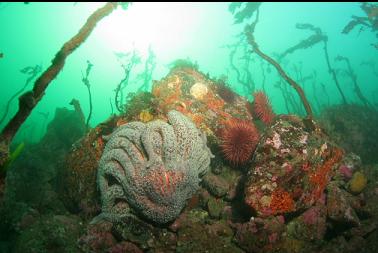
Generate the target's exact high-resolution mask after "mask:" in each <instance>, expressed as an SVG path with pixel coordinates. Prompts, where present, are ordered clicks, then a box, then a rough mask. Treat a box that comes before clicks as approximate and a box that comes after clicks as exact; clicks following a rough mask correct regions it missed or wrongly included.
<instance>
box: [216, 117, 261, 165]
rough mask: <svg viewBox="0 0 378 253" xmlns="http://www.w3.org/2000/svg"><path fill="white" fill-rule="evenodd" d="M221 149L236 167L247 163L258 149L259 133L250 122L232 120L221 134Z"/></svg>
mask: <svg viewBox="0 0 378 253" xmlns="http://www.w3.org/2000/svg"><path fill="white" fill-rule="evenodd" d="M220 139H221V145H220V146H221V148H222V151H223V154H224V156H225V158H226V159H227V160H228V161H230V162H231V163H232V164H234V165H240V164H243V163H245V162H247V161H248V160H249V159H250V157H251V156H252V154H253V152H254V151H255V149H256V146H257V143H258V141H259V133H258V130H257V128H256V127H255V125H254V124H253V123H251V122H249V121H244V120H239V119H232V120H230V121H229V122H228V123H227V124H226V127H225V129H223V131H222V134H221V138H220Z"/></svg>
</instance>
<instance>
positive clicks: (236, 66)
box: [224, 33, 256, 94]
mask: <svg viewBox="0 0 378 253" xmlns="http://www.w3.org/2000/svg"><path fill="white" fill-rule="evenodd" d="M237 37H238V38H239V40H238V42H236V43H234V44H231V45H226V46H224V47H225V48H228V49H229V51H230V53H229V64H230V68H231V71H232V72H233V73H235V76H236V81H237V82H238V86H240V87H243V89H244V92H245V93H246V94H252V93H253V92H254V91H255V88H256V84H255V82H254V81H253V79H252V73H251V63H252V55H251V54H249V53H248V50H249V45H248V43H247V42H246V38H245V36H244V34H243V33H241V34H239V35H237ZM240 50H241V51H242V52H241V55H242V57H237V56H238V51H240Z"/></svg>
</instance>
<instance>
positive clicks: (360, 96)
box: [335, 55, 372, 107]
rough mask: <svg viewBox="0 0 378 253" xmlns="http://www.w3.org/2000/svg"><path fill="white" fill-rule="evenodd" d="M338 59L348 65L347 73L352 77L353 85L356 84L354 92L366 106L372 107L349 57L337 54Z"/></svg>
mask: <svg viewBox="0 0 378 253" xmlns="http://www.w3.org/2000/svg"><path fill="white" fill-rule="evenodd" d="M335 60H336V61H344V62H345V63H346V65H347V70H346V74H347V75H348V77H350V79H352V82H353V86H354V89H353V90H354V92H355V93H356V95H357V97H358V98H359V99H360V100H361V102H362V103H363V104H364V105H365V106H366V107H372V105H371V104H370V102H369V101H368V100H367V99H366V97H365V96H364V94H363V93H362V91H361V89H360V86H359V85H358V83H357V75H356V74H355V73H354V71H353V69H352V66H351V65H350V61H349V59H348V58H347V57H344V56H341V55H339V56H337V57H336V58H335Z"/></svg>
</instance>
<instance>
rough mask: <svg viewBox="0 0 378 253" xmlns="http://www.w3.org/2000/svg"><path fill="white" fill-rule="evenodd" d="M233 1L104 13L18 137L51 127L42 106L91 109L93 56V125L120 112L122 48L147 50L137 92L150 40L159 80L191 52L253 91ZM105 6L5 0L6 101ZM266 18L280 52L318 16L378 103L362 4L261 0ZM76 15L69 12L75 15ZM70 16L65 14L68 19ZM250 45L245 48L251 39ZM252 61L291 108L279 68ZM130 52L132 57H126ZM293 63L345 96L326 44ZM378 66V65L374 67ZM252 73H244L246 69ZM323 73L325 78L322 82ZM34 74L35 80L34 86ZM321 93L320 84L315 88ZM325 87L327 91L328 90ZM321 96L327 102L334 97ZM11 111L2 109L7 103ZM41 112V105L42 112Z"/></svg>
mask: <svg viewBox="0 0 378 253" xmlns="http://www.w3.org/2000/svg"><path fill="white" fill-rule="evenodd" d="M228 5H229V4H228V3H170V4H168V3H166V4H164V3H135V4H132V5H131V6H130V8H129V9H128V10H127V12H125V11H124V10H121V9H118V10H116V11H114V12H113V13H112V14H111V15H110V16H109V17H107V18H106V19H104V20H102V22H100V23H99V24H98V25H97V27H96V28H95V30H94V31H93V33H92V34H91V36H90V37H89V38H88V40H87V41H86V42H85V46H83V47H80V48H78V49H77V51H76V52H75V54H73V55H72V56H71V57H70V58H69V59H68V60H67V64H66V66H65V67H64V69H63V71H62V72H61V73H60V75H59V77H58V78H57V79H56V80H54V84H53V85H51V86H49V88H48V90H47V91H46V93H47V94H50V95H48V96H46V97H44V99H43V100H42V101H41V102H40V103H39V104H38V107H37V108H36V109H35V110H34V111H33V113H32V115H31V116H30V117H29V118H28V120H27V121H26V122H25V124H24V126H23V128H25V127H27V126H30V128H29V130H26V129H25V130H23V129H21V130H20V131H19V133H18V136H17V138H21V139H22V137H20V135H22V134H24V135H27V136H28V141H32V142H35V141H38V140H39V139H40V138H41V137H42V136H43V134H44V131H45V129H44V128H46V123H45V121H44V118H43V116H42V115H41V114H40V113H49V120H51V118H52V115H53V114H54V111H55V108H56V107H61V106H67V104H68V103H69V102H70V101H71V99H72V98H76V99H79V100H80V101H81V106H82V108H83V111H84V113H85V114H86V115H87V114H88V113H89V102H88V94H87V90H86V87H85V85H84V84H83V83H82V82H81V79H82V72H85V70H86V67H87V63H86V62H87V60H89V61H90V62H91V63H92V64H93V65H94V67H93V69H92V72H91V75H90V80H91V86H92V87H91V89H92V99H93V115H92V119H91V122H90V124H91V126H95V125H97V124H98V123H100V122H101V121H103V120H104V119H106V118H107V117H108V116H109V115H110V114H111V107H110V104H109V99H114V90H115V89H116V87H117V84H118V83H119V81H120V80H121V79H122V77H123V70H122V67H121V66H120V62H119V61H118V60H120V59H119V58H117V56H116V55H115V53H130V52H133V50H136V51H137V53H138V55H139V56H140V57H141V62H140V63H139V64H137V65H136V66H135V67H134V68H133V69H132V71H131V73H130V79H129V84H128V86H127V90H126V91H125V93H126V94H127V93H128V92H134V91H136V90H137V89H138V88H139V87H140V86H141V85H142V84H141V83H142V80H140V81H139V82H137V81H136V79H137V77H138V75H140V74H142V73H143V68H144V63H145V61H146V59H147V58H148V56H149V54H148V52H149V51H148V50H149V48H151V50H152V52H153V54H154V55H155V59H154V60H155V64H156V66H155V68H154V71H153V73H152V79H153V80H159V79H161V78H162V77H164V76H165V75H166V74H167V73H168V71H169V64H170V63H172V62H174V61H175V60H176V59H187V58H189V59H190V60H191V61H193V62H196V63H197V64H198V65H199V67H200V69H201V71H203V72H204V73H209V74H210V75H211V76H213V77H220V76H222V75H226V76H227V80H228V82H229V84H230V85H231V87H232V89H234V90H235V91H236V92H238V93H239V94H240V95H243V96H246V97H248V96H249V97H250V96H251V91H252V90H248V89H247V90H245V88H243V87H242V85H241V84H240V83H238V81H237V80H236V73H235V71H233V69H232V68H231V67H230V54H231V50H230V49H229V48H228V46H231V45H233V44H235V43H237V42H238V40H240V39H239V38H238V37H237V36H238V35H239V34H240V33H241V32H243V29H244V25H245V24H246V23H247V21H244V22H243V23H240V24H234V18H233V15H232V14H231V13H230V12H229V11H228ZM99 6H101V3H76V4H73V3H33V4H27V5H25V4H22V3H19V4H12V3H2V4H1V8H2V9H3V10H2V11H1V16H0V18H1V20H0V23H1V24H3V25H2V34H3V35H2V39H1V44H0V46H1V52H2V53H3V54H4V56H3V57H2V59H1V62H0V71H1V73H2V76H1V80H2V83H3V85H2V86H1V87H0V89H1V91H0V94H1V95H0V96H1V97H0V100H1V101H4V102H3V103H2V105H1V106H2V107H3V108H4V107H5V104H6V101H7V100H8V99H9V98H10V97H11V96H12V95H13V94H14V93H15V92H17V91H18V90H19V89H21V88H22V87H23V85H24V83H25V80H26V79H27V78H28V77H29V76H28V75H25V74H23V73H20V70H21V69H23V68H25V67H27V66H32V67H34V66H36V65H39V66H41V67H42V69H44V68H47V66H48V65H49V64H50V62H51V59H52V57H53V56H54V55H55V53H56V52H57V50H58V49H59V48H60V47H61V46H62V44H63V43H64V42H65V41H67V40H68V39H69V38H71V36H72V35H73V34H75V33H76V32H77V31H78V29H79V27H80V26H81V24H83V23H84V22H85V20H86V19H87V17H88V16H89V14H90V13H92V12H93V11H94V10H95V9H96V8H98V7H99ZM261 13H262V14H261V15H262V17H261V19H260V21H259V26H258V27H257V29H256V39H257V41H258V42H259V44H260V45H261V47H262V48H263V49H264V51H266V52H267V53H270V54H273V53H277V54H280V53H282V52H283V51H284V50H286V49H287V48H289V47H291V46H293V45H295V44H297V43H298V42H299V41H301V40H304V39H305V38H307V37H308V36H309V35H310V34H311V32H310V31H306V30H300V29H296V27H295V26H296V24H297V23H310V24H314V25H315V26H317V27H319V28H321V29H322V31H323V32H324V33H325V34H326V35H327V36H329V41H328V47H329V52H330V59H331V61H332V62H331V64H332V65H334V68H337V69H340V71H342V70H343V69H346V66H345V64H344V63H343V62H337V61H334V58H335V57H337V56H338V55H342V56H345V57H348V58H349V59H350V62H351V64H352V66H353V70H354V71H355V72H356V73H357V76H358V82H359V83H360V85H361V86H362V87H363V92H364V94H365V96H366V97H367V98H368V99H369V100H371V101H372V102H374V100H373V99H374V97H376V96H377V89H376V87H375V82H374V81H372V80H376V76H374V71H372V68H371V67H369V66H367V65H363V64H361V63H363V62H369V61H370V62H371V61H373V62H374V59H375V57H377V52H376V49H375V48H374V47H372V46H370V44H371V43H372V41H374V36H375V35H374V33H371V32H368V31H365V32H358V31H357V30H356V31H354V32H352V33H351V34H348V35H346V34H343V33H341V31H342V29H343V28H344V27H345V26H346V24H347V23H348V22H349V21H350V19H351V16H352V15H355V16H361V15H363V11H362V10H361V8H360V7H359V4H358V3H327V4H324V3H266V4H264V5H262V6H261ZM67 17H69V20H67V19H68V18H67ZM62 20H64V21H62ZM243 47H244V48H243ZM248 50H250V49H248V47H247V45H240V46H239V47H238V49H237V53H236V55H235V56H234V62H235V64H236V66H237V67H239V66H240V67H245V66H246V63H245V61H244V62H243V59H241V58H242V57H243V56H244V52H246V51H247V52H248ZM250 57H251V62H250V63H249V66H247V67H248V69H249V71H250V73H251V75H252V76H253V83H254V85H255V86H256V89H261V88H262V83H263V81H262V79H263V73H262V71H264V73H265V82H264V83H265V84H266V89H267V90H268V91H269V92H268V94H269V97H270V98H271V99H270V100H271V101H272V105H273V107H274V109H275V110H276V111H277V113H284V112H286V110H285V106H284V101H283V96H282V95H281V94H280V90H279V89H277V88H275V86H274V85H275V84H276V82H277V81H278V80H279V76H278V75H277V73H276V71H274V70H273V69H272V67H270V66H269V65H268V64H266V63H265V62H263V61H262V60H261V59H260V58H259V57H256V56H254V55H251V56H250ZM121 60H123V61H125V60H126V59H121ZM285 61H286V63H285V64H286V65H287V67H286V69H287V72H288V73H289V74H291V76H294V77H296V72H295V68H296V69H298V71H300V72H301V75H303V77H307V76H311V75H313V74H314V71H316V77H315V78H316V80H315V81H314V80H313V78H312V79H311V80H310V79H309V80H308V81H306V83H304V84H303V86H304V87H305V89H306V86H308V88H307V89H306V91H307V92H308V97H309V99H310V100H313V97H314V96H319V94H313V93H314V91H313V88H312V86H313V85H317V86H316V89H317V90H319V89H321V85H322V84H323V85H325V86H326V89H327V93H328V95H329V96H330V101H329V103H330V104H337V103H339V102H340V98H339V95H338V93H337V90H336V88H335V85H334V84H333V81H332V77H331V75H330V74H329V73H328V69H327V66H326V63H325V58H324V53H323V52H322V45H320V44H319V45H315V46H313V47H310V48H308V49H306V50H300V51H297V52H295V53H293V54H289V55H287V56H286V57H285V59H284V62H285ZM375 71H377V70H376V69H375ZM241 74H242V75H244V73H241ZM339 78H340V79H341V80H340V82H342V83H343V84H342V86H343V90H344V92H345V95H346V96H347V97H348V100H350V101H356V102H358V99H357V98H356V96H355V94H354V92H353V86H352V85H351V80H350V78H348V76H345V75H344V76H343V75H342V76H341V77H339ZM313 82H316V84H313ZM151 85H152V84H150V86H149V88H150V87H151ZM30 87H31V83H30V84H29V86H28V87H27V88H29V89H30ZM315 92H319V91H315ZM319 93H320V92H319ZM374 94H375V95H374ZM319 103H321V104H327V103H328V100H327V99H326V98H325V97H320V98H319ZM16 109H17V103H15V102H14V101H13V103H12V104H11V107H10V110H9V113H8V115H7V118H6V120H4V121H3V122H2V125H0V126H4V124H5V122H7V120H8V119H9V118H10V117H11V116H12V115H13V114H14V112H15V111H16ZM2 111H3V109H2ZM39 112H40V113H39Z"/></svg>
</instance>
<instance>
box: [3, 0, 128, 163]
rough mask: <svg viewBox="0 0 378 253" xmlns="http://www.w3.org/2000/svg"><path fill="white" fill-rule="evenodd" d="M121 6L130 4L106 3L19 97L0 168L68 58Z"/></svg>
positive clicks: (4, 130)
mask: <svg viewBox="0 0 378 253" xmlns="http://www.w3.org/2000/svg"><path fill="white" fill-rule="evenodd" d="M119 5H120V6H121V7H122V8H123V9H126V8H127V6H128V3H114V2H112V3H106V4H105V5H104V6H103V7H101V8H98V9H97V10H96V11H94V12H93V13H92V14H91V15H90V16H89V18H88V19H87V21H86V23H85V24H84V25H83V27H82V28H81V29H80V30H79V32H78V33H77V34H76V35H75V36H74V37H72V38H71V39H70V40H69V41H67V42H66V43H65V44H64V45H63V46H62V48H61V49H60V50H59V51H58V53H57V54H56V55H55V57H54V59H53V60H52V64H51V65H50V66H49V67H48V68H47V70H45V71H44V72H43V73H42V75H41V76H40V77H39V78H38V79H37V80H36V81H35V83H34V87H33V90H31V91H28V92H26V93H24V94H23V95H21V96H20V97H19V109H18V111H17V113H16V115H15V116H14V117H13V118H12V119H11V120H10V121H9V122H8V124H7V125H6V126H5V128H4V129H3V130H2V132H1V134H0V166H1V165H3V164H4V163H5V162H6V161H7V160H8V156H9V144H10V142H11V141H12V139H13V137H14V135H15V134H16V133H17V131H18V129H19V128H20V126H21V125H22V124H23V123H24V121H25V120H26V119H27V118H28V116H29V115H30V113H31V112H32V110H33V109H34V107H35V106H36V105H37V104H38V102H39V101H40V100H41V99H42V97H43V95H44V93H45V90H46V88H47V87H48V85H49V84H50V83H51V81H52V80H54V79H55V77H56V76H57V75H58V74H59V72H60V71H61V70H62V69H63V67H64V64H65V61H66V58H67V57H68V56H69V55H70V54H71V53H72V52H73V51H75V49H77V48H78V47H79V46H80V45H81V44H82V43H83V42H84V41H85V40H86V39H87V38H88V37H89V35H90V34H91V33H92V31H93V29H94V28H95V27H96V25H97V23H98V22H99V21H100V20H101V19H103V18H104V17H106V16H107V15H109V14H110V13H112V12H113V11H114V10H115V9H116V8H117V7H118V6H119Z"/></svg>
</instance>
